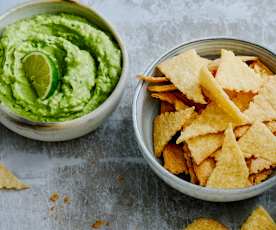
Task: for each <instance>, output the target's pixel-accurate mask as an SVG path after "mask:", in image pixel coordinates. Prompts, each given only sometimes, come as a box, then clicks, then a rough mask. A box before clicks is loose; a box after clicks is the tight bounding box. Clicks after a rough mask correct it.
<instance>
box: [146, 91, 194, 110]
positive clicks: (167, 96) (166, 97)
mask: <svg viewBox="0 0 276 230" xmlns="http://www.w3.org/2000/svg"><path fill="white" fill-rule="evenodd" d="M151 96H152V97H154V98H157V99H159V100H161V101H166V102H168V103H170V104H173V105H174V107H175V109H176V110H183V109H187V108H189V106H187V105H185V104H184V103H183V101H181V100H180V99H178V97H176V96H175V95H174V93H168V92H165V93H153V94H151Z"/></svg>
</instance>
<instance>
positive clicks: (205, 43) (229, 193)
mask: <svg viewBox="0 0 276 230" xmlns="http://www.w3.org/2000/svg"><path fill="white" fill-rule="evenodd" d="M222 48H224V49H229V50H232V51H234V53H235V54H239V55H253V56H257V57H259V58H260V59H261V61H262V62H263V63H265V64H266V65H267V66H268V67H270V68H271V70H272V71H273V72H275V73H276V56H275V54H274V53H272V52H271V51H269V50H268V49H265V48H263V47H261V46H259V45H256V44H253V43H250V42H246V41H241V40H237V39H230V38H210V39H202V40H197V41H193V42H189V43H185V44H181V45H179V46H177V47H176V48H174V49H172V50H171V51H169V52H167V53H165V54H164V55H162V56H161V57H160V58H158V59H157V60H156V61H154V62H153V63H152V64H151V65H150V66H149V67H148V69H147V70H146V71H145V72H144V74H145V75H151V74H153V73H154V70H155V67H156V65H158V63H160V62H162V61H164V60H165V59H167V58H170V57H173V56H175V55H177V54H179V53H181V52H184V51H187V50H189V49H195V50H196V51H197V53H198V54H199V55H200V56H203V57H208V58H215V57H217V56H219V54H220V50H221V49H222ZM275 90H276V89H275ZM158 105H159V104H158V102H157V101H156V100H154V99H152V98H151V97H150V94H149V93H148V91H147V83H145V82H139V84H138V86H137V88H136V91H135V95H134V100H133V113H132V115H133V125H134V130H135V135H136V138H137V142H138V145H139V148H140V150H141V152H142V154H143V156H144V158H145V159H146V161H147V162H148V163H149V165H150V167H151V168H152V169H153V171H154V172H155V173H156V174H157V175H158V176H159V177H160V178H161V179H162V180H164V181H165V182H166V183H167V184H169V185H170V186H171V187H173V188H175V189H177V190H178V191H180V192H182V193H184V194H186V195H189V196H192V197H195V198H198V199H202V200H207V201H214V202H229V201H237V200H244V199H247V198H250V197H254V196H257V195H259V194H261V193H263V192H264V191H266V190H268V189H270V188H271V187H272V186H274V185H276V175H275V173H274V174H273V175H272V176H271V177H270V178H269V179H268V180H266V181H264V182H263V183H261V184H259V185H256V186H252V187H249V188H245V189H230V190H225V189H211V188H206V187H201V186H198V185H194V184H192V183H190V182H187V181H185V180H183V179H181V178H179V177H177V176H175V175H173V174H172V173H170V172H169V171H167V170H166V169H165V168H164V167H163V166H162V165H161V164H160V161H159V160H158V159H157V158H156V157H155V156H154V153H153V140H152V127H153V126H152V124H153V119H154V117H155V116H156V115H157V114H158V110H159V106H158Z"/></svg>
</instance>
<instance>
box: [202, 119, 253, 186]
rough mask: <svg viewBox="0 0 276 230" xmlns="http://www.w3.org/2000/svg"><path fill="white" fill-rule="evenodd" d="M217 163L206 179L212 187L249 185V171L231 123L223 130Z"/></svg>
mask: <svg viewBox="0 0 276 230" xmlns="http://www.w3.org/2000/svg"><path fill="white" fill-rule="evenodd" d="M216 160H217V163H216V167H215V169H214V170H213V172H212V174H211V176H210V177H209V179H208V181H207V187H212V188H226V189H227V188H244V187H247V186H248V185H249V181H248V177H249V171H248V168H247V166H246V162H245V159H244V156H243V153H242V152H241V150H240V148H239V146H238V143H237V142H236V138H235V136H234V133H233V129H232V126H231V124H230V125H229V127H228V128H227V129H226V130H225V138H224V141H223V145H222V149H221V151H220V152H219V155H218V156H217V157H216Z"/></svg>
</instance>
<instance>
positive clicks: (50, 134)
mask: <svg viewBox="0 0 276 230" xmlns="http://www.w3.org/2000/svg"><path fill="white" fill-rule="evenodd" d="M59 12H64V13H73V14H76V15H80V16H82V17H84V18H86V19H88V20H89V21H90V22H91V23H92V24H93V25H96V26H98V27H99V28H100V29H102V30H104V31H107V32H108V33H109V34H110V35H112V36H113V38H114V40H115V41H117V43H118V45H119V47H120V49H121V51H122V73H121V77H120V80H119V82H118V84H117V86H116V87H115V89H114V90H113V92H112V94H111V95H110V96H109V97H108V98H107V99H106V101H105V102H104V103H103V104H101V105H100V106H99V107H98V108H97V109H96V110H94V111H92V112H90V113H89V114H87V115H85V116H82V117H80V118H77V119H74V120H70V121H65V122H47V123H46V122H45V123H44V122H32V121H29V120H26V119H23V118H22V117H19V116H18V115H16V114H14V113H12V112H11V111H9V110H8V109H7V108H6V107H5V106H3V105H0V122H1V123H2V124H3V125H5V126H6V127H7V128H9V129H11V130H12V131H14V132H16V133H18V134H20V135H22V136H25V137H29V138H32V139H36V140H42V141H64V140H70V139H73V138H77V137H80V136H82V135H85V134H87V133H89V132H91V131H92V130H94V129H96V128H97V127H98V126H99V125H100V124H101V123H102V122H103V121H104V120H105V119H106V118H107V117H108V116H109V115H110V114H111V113H112V112H113V111H114V110H115V108H116V107H117V105H118V104H119V102H120V99H121V97H122V94H123V92H124V90H125V86H126V83H127V74H126V73H127V64H128V58H127V53H126V48H125V46H124V44H123V42H122V40H121V38H120V36H119V35H118V33H117V32H116V31H115V29H114V28H113V26H112V25H111V24H110V23H109V22H108V21H107V20H106V19H104V18H103V17H102V16H101V15H100V14H99V13H98V12H96V11H95V10H93V9H91V8H90V7H88V6H85V5H83V4H80V3H77V1H65V0H35V1H30V2H27V3H25V4H22V5H19V6H17V7H15V8H13V9H11V10H9V11H8V12H6V13H5V14H4V15H2V16H1V17H0V33H1V31H3V29H4V28H5V27H6V26H7V25H9V24H12V23H14V22H15V21H17V20H20V19H23V18H27V17H31V16H34V15H37V14H41V13H59Z"/></svg>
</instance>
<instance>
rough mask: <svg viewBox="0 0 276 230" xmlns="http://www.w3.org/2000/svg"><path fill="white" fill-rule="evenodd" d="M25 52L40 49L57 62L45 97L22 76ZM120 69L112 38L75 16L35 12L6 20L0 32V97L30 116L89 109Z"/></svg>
mask: <svg viewBox="0 0 276 230" xmlns="http://www.w3.org/2000/svg"><path fill="white" fill-rule="evenodd" d="M31 53H42V54H44V55H45V56H46V57H48V58H49V59H50V60H51V63H53V65H55V66H56V67H57V71H58V76H59V78H58V81H57V86H56V88H55V89H54V90H53V92H52V93H51V95H50V96H48V97H47V98H41V97H39V96H38V94H37V92H36V90H35V89H34V87H33V84H32V82H31V81H30V79H29V78H28V77H27V75H26V71H25V69H24V65H23V62H24V61H23V60H24V58H25V57H26V56H28V57H29V56H30V54H31ZM25 59H26V58H25ZM28 65H29V66H30V68H31V65H32V63H31V62H30V63H28ZM37 68H38V69H39V66H38V67H37ZM38 72H39V71H38ZM120 74H121V51H120V49H119V48H118V45H117V44H116V42H114V41H113V40H112V38H111V37H110V36H109V35H108V34H107V33H106V32H103V31H101V30H100V29H98V28H96V27H94V26H93V25H91V24H90V23H89V22H88V21H87V20H86V19H84V18H81V17H79V16H75V15H69V14H42V15H37V16H34V17H32V18H28V19H25V20H21V21H18V22H16V23H14V24H11V25H9V26H8V27H6V29H5V30H4V31H3V33H2V35H1V37H0V101H1V103H2V104H3V105H4V106H6V107H8V108H9V109H10V110H12V111H13V112H15V113H16V114H18V115H20V116H22V117H25V118H26V119H29V120H32V121H40V122H55V121H67V120H72V119H75V118H78V117H80V116H83V115H85V114H87V113H89V112H91V111H93V110H94V109H96V108H97V107H98V106H99V105H100V104H101V103H103V102H104V101H105V100H106V98H107V97H108V96H109V95H110V93H111V92H112V90H113V89H114V87H115V86H116V84H117V82H118V80H119V77H120ZM56 80H57V79H56Z"/></svg>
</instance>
